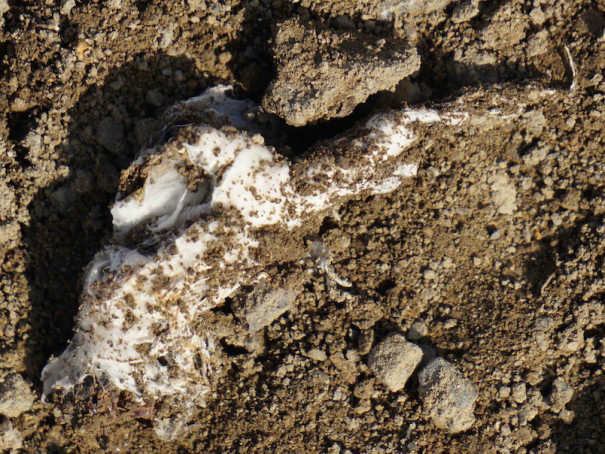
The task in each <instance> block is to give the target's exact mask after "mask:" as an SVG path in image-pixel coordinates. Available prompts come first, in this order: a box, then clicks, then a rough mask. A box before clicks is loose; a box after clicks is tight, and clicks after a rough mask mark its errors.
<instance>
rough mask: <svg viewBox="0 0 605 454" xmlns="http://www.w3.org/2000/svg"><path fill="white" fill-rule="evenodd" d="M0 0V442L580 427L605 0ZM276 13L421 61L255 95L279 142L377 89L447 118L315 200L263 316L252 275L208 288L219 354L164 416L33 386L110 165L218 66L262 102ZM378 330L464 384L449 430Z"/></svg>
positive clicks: (419, 447) (95, 390) (598, 322)
mask: <svg viewBox="0 0 605 454" xmlns="http://www.w3.org/2000/svg"><path fill="white" fill-rule="evenodd" d="M0 14H1V19H0V27H1V28H0V113H1V114H0V162H1V163H2V167H1V170H0V200H1V201H0V267H1V270H2V286H1V288H0V292H1V296H2V298H3V301H4V304H2V306H1V307H0V351H1V355H2V368H3V372H2V373H3V374H4V375H6V376H10V377H13V378H12V379H11V380H9V381H6V383H19V384H20V385H19V387H12V388H10V389H6V390H5V389H3V391H2V395H1V396H0V399H4V400H2V407H3V408H16V407H15V405H16V403H19V402H27V406H23V405H20V406H19V408H23V412H21V411H19V412H15V413H11V414H10V415H4V416H0V419H1V421H0V425H1V426H2V427H3V428H4V429H5V430H4V432H5V434H4V436H2V437H0V441H1V443H2V445H1V447H2V449H6V450H11V449H14V450H15V451H16V452H19V451H18V450H19V449H21V450H22V452H56V453H60V452H65V453H70V452H91V453H92V452H99V451H101V450H106V451H109V452H116V451H118V450H120V451H122V452H124V451H130V452H180V453H182V452H250V451H252V452H266V451H276V452H330V453H346V452H352V453H358V452H375V453H382V452H385V453H386V452H401V451H404V452H535V453H555V452H557V453H559V452H561V453H564V452H579V451H582V452H587V453H588V452H595V453H597V452H600V450H601V447H600V443H601V439H602V438H603V433H602V432H603V427H604V425H603V416H604V415H605V409H604V408H603V402H604V401H605V398H604V397H605V396H603V388H604V386H603V385H604V384H605V383H604V378H603V364H604V358H603V356H604V348H605V346H604V345H603V335H604V329H605V321H604V319H603V313H604V311H603V298H604V297H605V283H604V279H605V277H604V271H603V270H604V267H603V265H604V256H605V250H604V244H605V241H604V238H605V230H604V229H605V227H604V215H605V208H604V207H605V201H604V187H605V182H604V180H603V164H602V162H603V149H604V146H605V144H604V143H603V137H604V136H605V134H604V132H605V117H604V115H605V112H604V105H605V103H604V99H605V83H604V80H603V77H604V74H603V69H602V68H603V67H605V37H604V34H603V33H604V27H605V19H604V17H605V5H604V4H603V3H602V2H600V1H596V2H595V1H589V0H573V1H567V2H545V1H541V0H533V1H529V2H527V1H521V0H506V1H500V2H476V1H473V0H467V1H464V2H458V1H450V2H447V1H406V2H392V1H373V0H372V1H370V0H367V1H366V0H364V1H361V2H349V1H344V0H334V1H311V0H302V1H299V2H290V1H286V0H277V1H265V0H259V1H256V0H254V1H237V0H227V1H222V2H210V1H203V0H188V1H187V2H165V1H160V0H157V1H156V0H154V1H133V0H111V1H107V2H98V1H90V2H74V1H61V2H59V1H55V2H53V1H50V2H25V1H21V0H9V1H0ZM295 18H296V19H298V20H300V21H301V23H306V22H308V21H317V22H320V23H322V27H325V28H326V30H329V31H330V33H334V34H349V35H351V36H357V37H359V38H360V39H363V40H367V41H368V42H380V40H381V39H384V40H385V43H387V42H389V43H396V42H406V43H407V44H406V46H410V47H413V48H415V49H416V50H417V53H418V55H419V57H420V61H421V66H420V69H419V72H418V73H417V74H413V75H412V76H411V77H408V78H406V79H403V76H402V79H403V80H401V81H400V82H399V83H398V85H397V87H396V88H395V90H394V92H392V93H391V92H380V93H377V94H375V95H373V96H371V97H370V98H369V99H368V100H367V101H365V102H363V103H362V104H359V105H358V106H357V107H356V108H355V109H354V111H353V112H352V114H351V115H349V116H347V117H346V118H343V119H336V120H331V121H327V122H323V123H319V124H317V125H311V126H306V127H303V128H293V127H290V126H287V125H286V124H285V123H284V122H283V121H282V120H281V119H279V118H276V117H274V116H271V115H270V114H268V113H266V112H261V113H259V117H258V118H259V121H261V122H262V124H263V125H264V126H263V127H266V128H267V129H268V130H271V131H274V133H273V135H272V137H271V140H270V145H275V146H276V147H277V150H278V152H279V153H281V154H282V155H284V157H285V158H286V159H289V160H291V162H294V163H295V162H299V160H300V159H301V158H300V156H299V155H300V154H301V153H302V154H304V152H305V151H307V150H308V149H310V148H311V147H321V141H323V140H325V141H332V140H334V138H336V137H339V136H340V135H342V134H345V133H346V132H347V131H349V130H350V128H354V127H357V126H356V125H359V124H362V123H363V122H365V121H367V120H368V119H369V118H371V117H372V116H373V115H374V114H376V113H379V112H382V111H383V110H385V109H389V108H395V109H402V108H403V107H405V106H406V105H414V106H413V107H414V108H415V109H418V108H424V109H431V108H434V109H437V110H439V109H442V110H446V111H448V112H461V113H467V114H468V118H466V120H464V121H466V123H460V125H461V127H459V128H455V129H448V128H442V127H440V126H436V127H435V128H433V129H432V130H430V132H427V134H422V135H421V136H420V137H419V141H420V142H419V149H418V152H419V154H418V156H421V157H422V159H421V160H420V161H419V163H418V164H419V169H418V174H417V175H416V176H415V177H414V178H412V179H410V180H409V181H408V182H406V183H404V184H403V185H402V186H401V187H400V188H398V189H396V190H394V191H393V192H390V193H388V194H387V193H385V194H382V195H368V194H364V195H360V196H359V197H356V198H353V199H352V200H350V201H348V202H347V203H346V204H345V205H344V206H342V207H340V208H339V209H338V210H336V211H334V212H332V213H330V214H329V216H327V217H326V218H325V219H324V220H323V221H322V222H318V223H317V225H313V226H312V227H313V229H312V230H313V235H310V236H309V238H306V239H305V241H307V242H306V243H304V244H303V245H301V247H303V246H304V247H306V248H307V250H308V255H306V256H305V257H304V260H303V261H302V262H300V263H298V262H293V263H289V264H288V266H282V267H280V266H276V267H275V268H272V269H271V270H270V271H271V273H272V275H274V276H275V278H276V281H277V282H280V281H281V282H286V281H287V278H288V276H289V275H290V274H291V273H292V272H296V273H299V274H300V275H301V276H304V277H305V279H304V285H302V288H301V289H300V291H297V295H296V297H295V298H294V302H293V303H292V304H291V305H290V304H289V308H288V310H287V311H283V312H280V315H279V317H277V318H276V319H275V320H274V321H273V322H272V323H271V324H269V326H266V327H264V328H261V329H259V330H258V331H257V332H255V333H250V332H248V327H247V325H246V323H247V322H246V315H245V313H242V312H241V310H242V309H241V308H242V307H243V308H245V307H248V306H249V305H250V303H247V302H246V297H249V295H253V294H255V292H257V291H258V290H255V289H254V288H244V289H242V292H243V293H241V294H240V295H238V296H237V298H242V299H243V300H242V301H238V300H237V298H234V299H233V300H232V301H230V300H227V301H226V302H225V304H223V305H222V306H220V307H219V308H217V309H216V310H214V311H212V312H211V313H210V315H209V317H210V318H211V319H209V320H205V321H204V322H205V323H206V322H207V323H210V324H211V325H212V326H213V327H214V329H216V330H217V332H221V333H222V334H221V336H222V338H221V339H222V340H221V342H219V348H220V351H221V355H222V358H223V360H224V369H223V373H222V374H220V377H217V383H216V386H215V387H214V388H213V391H212V393H210V394H209V399H208V406H207V407H206V408H199V409H197V410H196V413H195V415H194V417H193V419H192V422H191V423H190V424H189V426H188V431H187V433H186V434H185V435H184V436H183V437H182V438H180V439H179V440H177V441H174V442H170V443H168V442H163V441H161V440H159V439H158V438H157V437H156V435H155V432H154V430H153V427H152V421H153V418H154V416H155V415H157V414H162V412H163V411H165V410H166V409H165V408H161V405H159V404H158V406H157V407H148V408H143V407H139V408H136V409H133V408H131V407H130V406H129V404H128V401H127V398H126V396H124V395H122V394H120V393H119V392H118V393H115V392H111V391H110V390H106V389H103V387H102V386H101V385H102V384H100V383H98V382H94V381H85V382H83V383H82V384H81V385H80V386H79V387H78V389H77V393H78V394H77V397H78V399H76V400H74V403H76V405H72V407H71V408H67V407H68V406H69V405H64V406H63V407H62V408H59V407H58V406H55V405H54V404H53V403H43V402H42V401H41V400H40V399H39V398H40V396H41V392H42V383H41V381H40V373H41V370H42V368H43V366H44V365H45V364H46V362H47V360H48V359H49V357H50V356H51V355H59V354H60V353H61V352H62V351H63V350H64V349H65V347H66V345H67V342H68V339H70V338H71V337H72V330H73V328H74V321H73V318H74V316H75V315H76V313H77V310H78V304H79V302H78V295H79V293H80V290H81V282H80V279H81V277H82V272H83V269H84V267H85V266H86V265H87V264H88V263H89V261H90V260H91V258H92V257H93V255H94V254H95V253H96V252H97V251H98V250H100V248H101V246H102V245H103V244H105V243H106V242H107V241H108V239H109V238H110V236H111V216H110V212H109V208H110V205H111V202H112V201H113V200H114V197H115V194H116V191H117V188H118V184H119V176H120V172H121V171H122V170H124V169H126V168H127V167H128V166H129V164H130V163H131V162H132V160H133V158H134V156H135V155H136V153H137V152H138V151H139V150H140V149H141V148H142V147H143V146H148V145H149V144H150V143H153V142H155V141H157V140H158V134H160V135H161V133H165V132H166V131H160V130H159V123H158V120H159V119H160V118H162V116H163V115H164V114H165V110H166V109H167V108H169V107H170V106H172V105H173V104H174V103H175V102H177V101H180V100H184V99H187V98H189V97H191V96H195V95H199V94H200V93H201V92H202V91H203V90H204V89H205V88H206V87H209V86H215V85H217V84H218V83H228V84H233V85H235V86H236V87H237V88H236V94H237V95H238V96H240V97H242V98H244V97H247V98H252V99H254V100H255V101H256V102H259V101H260V100H261V98H262V96H263V94H264V93H265V90H266V88H267V87H268V85H269V83H270V82H271V80H272V79H273V78H274V76H275V73H276V69H275V66H274V63H275V62H273V60H272V50H273V49H272V48H271V46H272V44H271V43H272V41H271V36H274V35H275V33H276V30H277V27H278V24H280V23H283V22H284V21H287V20H291V19H295ZM319 60H321V59H319ZM317 64H318V65H320V64H321V61H317ZM316 142H320V143H319V144H316ZM302 159H304V158H302ZM360 159H361V158H360ZM273 240H275V239H273ZM282 240H283V238H282ZM266 241H267V242H268V243H270V241H272V239H271V238H267V239H266ZM318 244H321V245H322V246H321V247H319V246H317V248H314V246H313V245H318ZM318 251H324V252H322V253H319V252H318ZM326 251H327V252H326ZM318 254H319V255H318ZM322 260H323V261H322ZM301 280H302V279H301ZM338 282H340V284H339V283H338ZM342 284H350V286H349V287H347V286H346V285H342ZM412 327H414V328H413V329H412ZM419 327H422V329H419ZM393 333H399V334H401V335H406V334H407V336H408V337H407V338H408V340H409V341H412V342H414V343H416V344H417V345H419V346H420V348H421V349H422V351H423V358H424V359H423V364H421V365H420V366H419V369H418V370H420V369H422V368H423V367H425V364H424V362H425V361H426V362H428V361H429V360H430V359H432V358H435V357H438V358H444V359H445V360H447V361H448V362H449V363H451V364H452V365H453V366H454V367H455V368H456V370H457V371H458V373H459V374H460V375H461V376H463V377H464V378H465V379H466V380H468V381H469V382H470V383H472V384H473V386H474V387H475V388H476V390H477V395H478V397H477V400H476V403H475V407H474V418H475V422H474V423H473V424H472V426H471V427H470V428H469V429H468V430H466V431H463V432H462V433H460V434H457V435H455V436H454V435H450V434H449V433H448V432H447V430H442V429H439V428H437V427H436V426H435V425H434V423H433V422H432V421H431V418H430V416H431V411H430V409H428V408H426V405H424V404H423V401H422V398H421V396H419V391H418V389H419V387H418V373H417V372H418V371H417V372H416V373H415V374H413V375H412V376H411V378H409V380H407V383H406V385H405V388H404V389H403V390H401V391H397V392H391V391H389V389H388V388H387V387H386V386H385V385H384V384H382V382H381V381H379V380H378V379H377V377H376V376H375V375H374V372H373V371H372V369H371V368H369V367H368V354H369V353H370V351H371V349H372V347H374V346H376V345H378V344H379V343H380V342H381V341H382V340H384V339H385V338H387V337H388V336H390V335H393ZM7 386H8V385H7ZM32 392H33V393H34V394H35V397H36V399H35V402H34V404H33V406H31V408H30V404H29V402H30V401H31V393H32ZM17 413H18V414H17Z"/></svg>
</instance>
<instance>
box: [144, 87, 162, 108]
mask: <svg viewBox="0 0 605 454" xmlns="http://www.w3.org/2000/svg"><path fill="white" fill-rule="evenodd" d="M145 99H146V100H147V102H148V103H149V104H151V105H152V106H155V107H160V106H161V105H162V104H163V103H164V95H163V94H162V92H161V91H160V90H156V89H155V88H154V89H153V90H148V91H147V93H146V94H145Z"/></svg>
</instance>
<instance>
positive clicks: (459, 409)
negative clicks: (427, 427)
mask: <svg viewBox="0 0 605 454" xmlns="http://www.w3.org/2000/svg"><path fill="white" fill-rule="evenodd" d="M418 380H419V393H420V398H421V399H422V402H423V404H424V408H425V410H426V411H427V413H428V416H429V417H430V418H431V419H432V420H433V423H434V424H435V425H436V426H437V427H439V428H441V429H445V430H447V431H448V432H450V433H457V432H462V431H464V430H467V429H468V428H470V427H471V426H472V425H473V423H474V422H475V415H474V409H475V401H476V400H477V397H478V393H477V390H476V389H475V386H474V385H473V383H471V382H470V381H469V380H467V379H466V378H464V377H463V376H462V375H461V374H460V372H458V370H456V368H455V367H454V366H453V365H452V364H451V363H450V362H448V361H446V360H444V359H443V358H436V359H434V360H433V361H431V362H430V363H429V364H428V365H427V366H426V367H425V368H424V369H422V371H420V374H419V376H418Z"/></svg>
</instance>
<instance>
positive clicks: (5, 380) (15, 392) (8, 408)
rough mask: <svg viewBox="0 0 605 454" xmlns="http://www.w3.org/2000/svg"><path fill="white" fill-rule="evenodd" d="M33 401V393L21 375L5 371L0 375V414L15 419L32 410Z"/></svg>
mask: <svg viewBox="0 0 605 454" xmlns="http://www.w3.org/2000/svg"><path fill="white" fill-rule="evenodd" d="M34 399H35V396H34V393H33V392H32V391H31V388H30V386H29V384H28V383H27V382H26V381H25V379H24V378H23V377H22V376H21V374H18V373H16V372H7V371H5V372H2V373H1V375H0V414H2V415H5V416H7V417H9V418H16V417H17V416H20V415H21V414H23V413H25V412H26V411H29V410H30V409H31V408H32V405H33V404H34Z"/></svg>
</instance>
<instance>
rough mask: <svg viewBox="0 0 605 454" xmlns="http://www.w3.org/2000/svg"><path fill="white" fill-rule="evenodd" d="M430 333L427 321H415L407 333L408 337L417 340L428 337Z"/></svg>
mask: <svg viewBox="0 0 605 454" xmlns="http://www.w3.org/2000/svg"><path fill="white" fill-rule="evenodd" d="M428 333H429V329H428V328H427V326H426V323H424V322H422V321H418V322H414V323H413V324H412V326H411V327H410V329H409V330H408V333H407V338H408V339H409V340H412V341H417V340H420V339H422V338H423V337H426V335H427V334H428Z"/></svg>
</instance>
